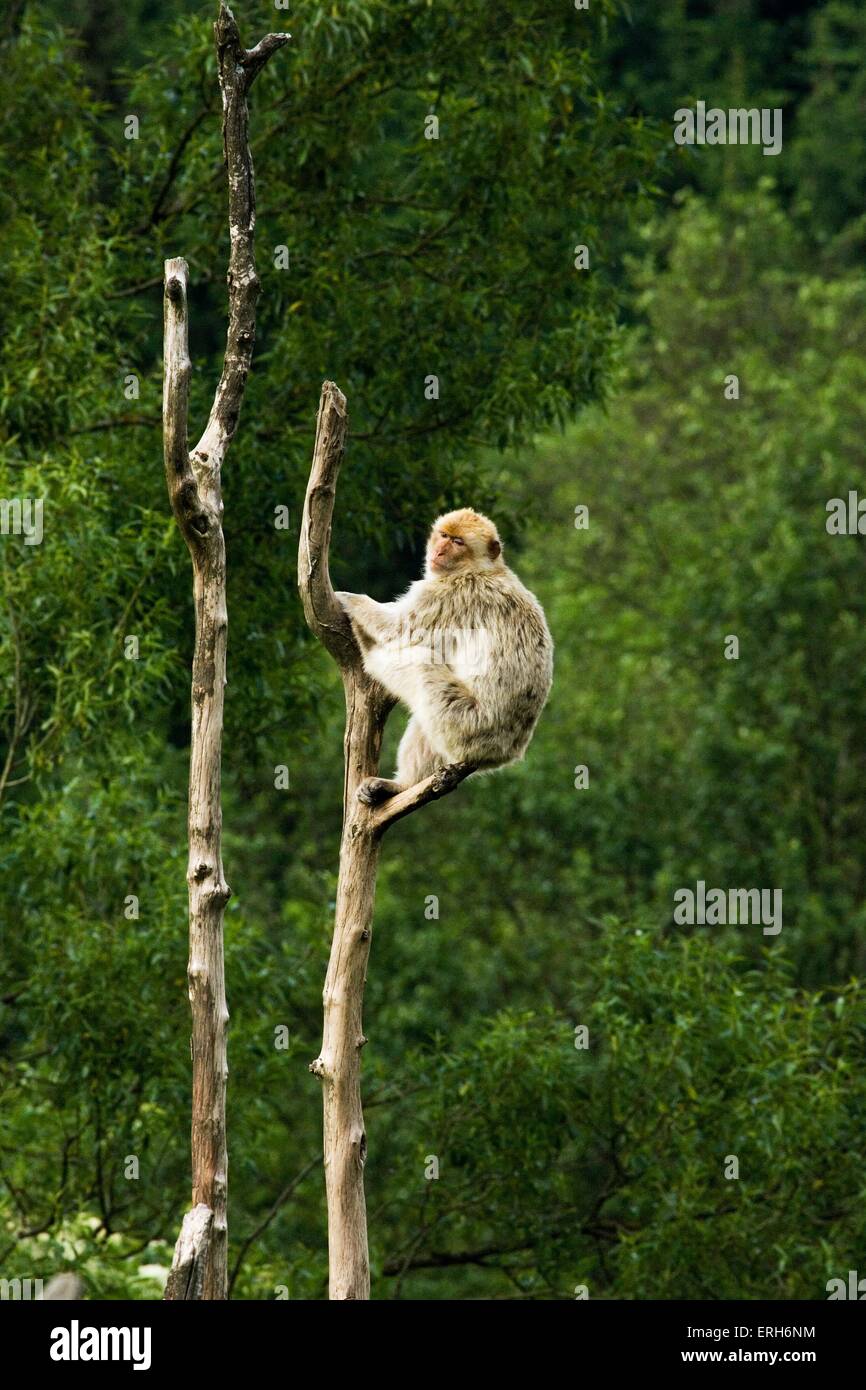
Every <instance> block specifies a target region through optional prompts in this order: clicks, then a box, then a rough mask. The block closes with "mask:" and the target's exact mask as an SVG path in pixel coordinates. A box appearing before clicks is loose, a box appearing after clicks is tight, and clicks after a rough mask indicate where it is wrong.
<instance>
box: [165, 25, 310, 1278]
mask: <svg viewBox="0 0 866 1390" xmlns="http://www.w3.org/2000/svg"><path fill="white" fill-rule="evenodd" d="M214 33H215V36H216V47H217V56H218V60H219V81H220V90H221V92H222V102H223V144H224V151H225V162H226V170H227V176H228V190H229V193H228V203H229V234H230V242H231V250H230V254H229V269H228V277H227V278H228V286H229V322H228V332H227V336H226V350H225V357H224V362H223V369H222V375H221V377H220V381H219V385H218V386H217V389H216V393H215V395H214V401H213V406H212V408H211V412H210V417H209V419H208V422H207V425H206V427H205V430H204V433H203V434H202V436H201V439H200V440H199V442H198V444H197V445H196V447H195V449H193V450H192V453H190V451H189V443H188V409H189V405H188V403H189V377H190V371H191V364H190V359H189V313H188V295H187V291H188V267H187V264H186V261H184V260H183V259H181V258H179V257H178V258H174V259H172V260H168V261H166V263H165V298H164V358H165V364H164V386H163V443H164V462H165V475H166V483H167V486H168V493H169V497H170V499H171V505H172V509H173V511H174V515H175V518H176V520H177V524H178V526H179V528H180V531H181V534H182V535H183V537H184V540H185V541H186V543H187V546H188V547H189V552H190V556H191V558H192V567H193V598H194V602H195V651H194V654H193V662H192V732H191V737H190V770H189V815H188V827H187V828H188V840H189V860H188V866H187V883H188V887H189V966H188V969H187V977H188V981H189V997H190V1005H191V1009H192V1140H191V1151H192V1204H193V1211H192V1212H188V1213H187V1216H186V1217H185V1218H184V1226H183V1229H182V1230H181V1234H180V1237H179V1239H178V1243H177V1249H176V1252H175V1263H176V1264H177V1261H178V1260H179V1259H180V1257H181V1255H182V1254H183V1255H186V1253H188V1252H187V1251H186V1247H184V1249H183V1250H182V1248H181V1247H182V1244H183V1242H184V1241H186V1242H187V1244H188V1242H189V1239H190V1226H189V1223H190V1219H191V1217H193V1216H194V1215H195V1213H196V1212H198V1213H199V1218H197V1220H198V1223H199V1225H200V1224H201V1213H202V1211H204V1210H206V1211H207V1212H209V1214H210V1220H209V1223H208V1225H207V1234H206V1239H205V1238H204V1236H203V1235H201V1236H200V1247H201V1248H200V1249H199V1250H198V1253H197V1255H196V1264H195V1270H194V1277H193V1276H192V1275H190V1277H189V1278H186V1279H184V1278H181V1277H180V1276H178V1277H177V1278H171V1279H169V1282H168V1285H167V1287H166V1292H165V1297H166V1298H167V1299H175V1298H187V1299H197V1298H204V1299H224V1298H226V1297H227V1261H228V1250H227V1243H228V1225H227V1185H228V1154H227V1144H226V1124H225V1096H226V1078H227V1075H228V1062H227V1053H226V1030H227V1026H228V1017H229V1015H228V1008H227V1006H226V993H225V967H224V960H223V916H224V912H225V906H226V903H227V902H228V900H229V896H230V891H231V890H230V889H229V886H228V884H227V882H226V879H225V874H224V872H223V862H222V798H221V788H220V778H221V766H222V730H223V695H224V690H225V683H226V638H227V632H228V614H227V610H226V560H225V541H224V537H223V529H222V514H223V502H222V486H221V480H220V478H221V468H222V464H223V461H224V459H225V455H226V451H227V449H228V447H229V444H230V443H231V441H232V439H233V437H234V434H235V431H236V429H237V424H238V417H239V415H240V409H241V403H242V401H243V396H244V388H245V385H246V378H247V373H248V371H249V366H250V361H251V358H252V351H253V344H254V342H255V317H256V300H257V298H258V293H259V280H258V276H257V275H256V268H255V254H254V242H253V237H254V231H255V220H256V213H255V184H254V179H253V163H252V156H251V154H250V147H249V132H248V124H249V117H248V112H247V101H246V97H247V92H248V91H249V88H250V86H251V85H252V82H253V80H254V78H255V76H256V75H257V73H258V72H259V71H260V70H261V68H262V67H263V66H264V64H265V63H266V62H267V60H268V58H269V57H270V56H271V54H272V53H275V52H276V51H277V49H278V48H281V47H282V45H283V44H284V43H286V42H287V40H288V37H289V36H288V35H287V34H269V35H268V36H267V38H265V39H263V40H262V42H261V43H260V44H258V45H257V47H256V48H255V49H252V50H250V51H247V50H246V49H244V48H242V47H241V43H240V36H239V34H238V28H237V24H236V23H235V19H234V16H233V14H232V12H231V10H230V9H228V7H227V6H226V5H224V4H222V5H221V6H220V11H219V17H218V19H217V21H216V24H215V25H214ZM195 1231H198V1226H197V1225H196V1226H195Z"/></svg>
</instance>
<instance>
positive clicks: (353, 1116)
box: [298, 381, 473, 1299]
mask: <svg viewBox="0 0 866 1390" xmlns="http://www.w3.org/2000/svg"><path fill="white" fill-rule="evenodd" d="M347 431H348V417H347V413H346V399H345V397H344V395H343V393H342V392H341V391H340V390H338V388H337V387H336V386H335V385H334V383H333V382H331V381H326V382H325V383H324V385H323V387H322V397H321V401H320V404H319V415H318V421H317V425H316V442H315V447H314V450H313V464H312V469H311V472H310V480H309V483H308V486H307V495H306V500H305V502H304V515H303V522H302V526H301V539H300V545H299V549H298V587H299V590H300V595H301V601H302V603H303V605H304V614H305V616H306V619H307V623H308V625H309V627H310V628H311V629H312V631H313V632H314V633H315V635H316V636H317V637H318V638H319V640H320V641H321V642H322V643H323V645H324V646H325V647H326V648H327V649H328V651H329V652H330V654H331V656H332V657H333V658H334V660H335V661H336V663H337V665H338V666H339V668H340V674H341V675H342V678H343V687H344V691H345V696H346V732H345V737H344V744H343V748H344V754H345V775H344V782H343V835H342V841H341V845H340V872H339V879H338V884H337V905H336V915H335V921H334V935H333V940H332V944H331V956H330V961H329V963H328V973H327V976H326V979H325V989H324V995H323V1003H324V1033H323V1038H322V1050H321V1052H320V1054H319V1056H318V1057H317V1058H316V1060H315V1061H314V1062H312V1063H311V1064H310V1070H311V1071H312V1072H314V1073H315V1075H316V1076H319V1077H321V1080H322V1089H323V1097H324V1158H325V1186H326V1192H327V1202H328V1255H329V1268H330V1284H329V1288H330V1297H331V1298H332V1299H366V1298H369V1297H370V1263H369V1255H368V1248H367V1214H366V1207H365V1202H364V1163H365V1161H366V1157H367V1137H366V1134H365V1131H364V1116H363V1111H362V1107H361V1049H362V1047H363V1046H364V1044H365V1042H366V1041H367V1039H366V1038H365V1037H364V1031H363V1027H362V1011H363V1003H364V985H365V983H366V975H367V960H368V957H369V954H370V942H371V936H372V924H373V908H374V903H375V893H376V868H377V864H378V859H379V846H380V844H381V841H382V836H383V834H384V832H385V830H387V828H388V826H389V825H392V824H393V823H394V822H395V821H397V820H400V819H402V817H404V816H408V815H409V814H410V813H411V812H412V811H416V810H418V809H419V807H421V806H425V805H426V804H427V803H428V802H429V801H434V800H436V799H437V798H438V797H440V796H444V795H446V793H448V792H450V791H453V790H454V788H455V787H456V786H457V785H458V783H460V782H462V781H463V779H464V778H465V777H468V775H469V773H470V772H472V771H473V768H472V767H471V766H469V765H466V764H460V765H455V766H452V767H444V768H441V769H440V770H439V771H437V772H436V773H434V774H433V776H431V777H427V778H425V779H424V781H423V782H419V783H418V784H417V785H416V786H414V787H409V788H407V789H406V790H405V791H402V792H400V793H399V794H398V795H397V796H394V797H392V798H391V799H390V800H389V801H386V802H384V803H383V804H381V805H379V806H376V807H370V806H367V805H365V804H364V803H363V802H361V801H359V800H358V798H357V795H356V793H357V790H358V787H359V786H360V785H361V783H362V782H363V781H365V780H366V778H368V777H375V776H376V775H377V773H378V770H379V756H380V752H381V747H382V734H383V732H384V728H385V722H386V720H387V718H388V715H389V713H390V712H391V710H392V709H393V707H394V701H393V700H392V698H391V697H390V696H389V695H388V694H386V692H385V691H384V690H383V689H382V687H381V686H380V685H379V684H378V683H377V682H376V681H374V680H372V679H371V678H370V677H369V676H368V675H367V674H366V672H365V670H364V666H363V663H362V660H361V652H360V649H359V647H358V644H357V642H356V641H355V637H354V634H353V632H352V628H351V624H350V623H349V620H348V618H347V617H346V614H345V613H344V612H343V609H342V608H341V607H340V604H339V603H338V602H337V600H336V598H335V596H334V590H333V588H332V587H331V578H330V573H329V569H328V554H329V547H330V539H331V518H332V516H333V511H334V499H335V495H336V485H337V475H338V473H339V470H340V463H341V461H342V457H343V451H344V449H345V445H346V435H347Z"/></svg>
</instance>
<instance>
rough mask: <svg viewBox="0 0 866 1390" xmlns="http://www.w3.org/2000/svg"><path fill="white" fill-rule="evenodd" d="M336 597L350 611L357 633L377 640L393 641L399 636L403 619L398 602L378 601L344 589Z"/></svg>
mask: <svg viewBox="0 0 866 1390" xmlns="http://www.w3.org/2000/svg"><path fill="white" fill-rule="evenodd" d="M335 598H336V600H337V602H338V603H339V604H341V606H342V607H343V608H344V609H345V610H346V612H347V613H348V615H349V617H350V619H351V621H352V626H353V628H354V629H355V632H356V633H359V634H360V635H363V636H366V637H368V638H372V639H373V641H375V642H392V641H393V640H394V639H395V637H397V635H398V633H399V631H400V626H401V621H402V620H401V616H400V614H399V613H398V611H397V605H396V604H394V603H376V601H375V599H372V598H368V597H367V595H366V594H347V593H344V592H342V591H341V592H339V593H337V594H335Z"/></svg>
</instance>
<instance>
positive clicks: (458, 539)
mask: <svg viewBox="0 0 866 1390" xmlns="http://www.w3.org/2000/svg"><path fill="white" fill-rule="evenodd" d="M451 539H452V541H453V542H454V544H455V545H465V544H466V542H465V541H462V540H461V539H460V537H459V536H452V537H451Z"/></svg>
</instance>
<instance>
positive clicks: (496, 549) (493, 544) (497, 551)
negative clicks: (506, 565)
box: [487, 540, 502, 560]
mask: <svg viewBox="0 0 866 1390" xmlns="http://www.w3.org/2000/svg"><path fill="white" fill-rule="evenodd" d="M487 549H488V551H489V553H490V558H491V560H496V559H498V557H499V556H500V555H501V554H502V546H501V545H500V544H499V542H498V541H494V540H490V541H488V542H487Z"/></svg>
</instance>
